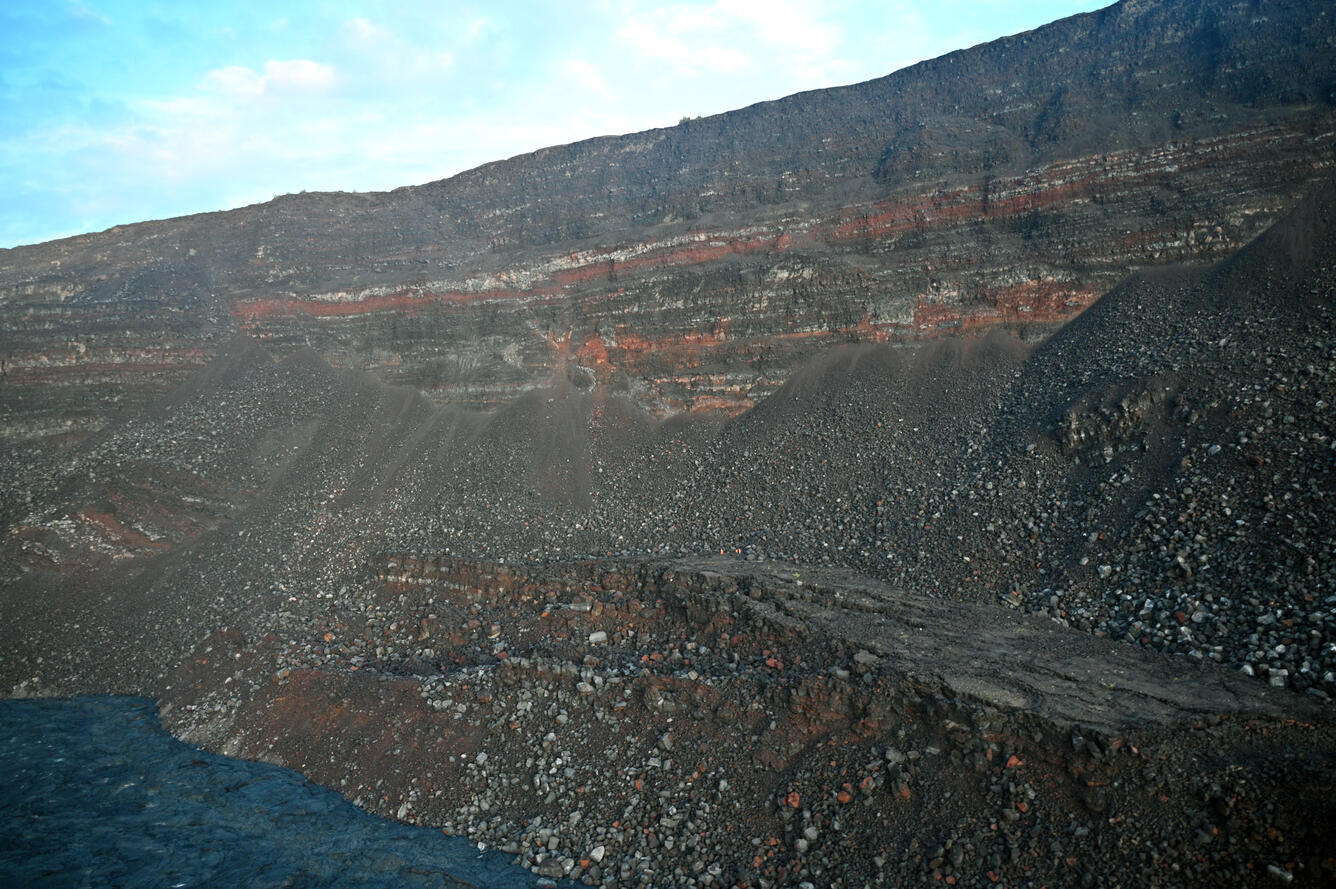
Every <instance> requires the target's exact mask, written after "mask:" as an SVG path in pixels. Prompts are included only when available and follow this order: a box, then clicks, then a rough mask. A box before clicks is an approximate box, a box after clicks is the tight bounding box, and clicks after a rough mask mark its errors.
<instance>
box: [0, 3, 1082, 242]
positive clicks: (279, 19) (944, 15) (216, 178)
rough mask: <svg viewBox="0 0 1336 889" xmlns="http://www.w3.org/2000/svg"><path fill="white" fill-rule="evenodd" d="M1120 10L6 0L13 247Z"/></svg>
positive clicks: (3, 46) (735, 96)
mask: <svg viewBox="0 0 1336 889" xmlns="http://www.w3.org/2000/svg"><path fill="white" fill-rule="evenodd" d="M1104 5H1107V2H1105V0H1095V2H1089V0H938V2H914V3H910V2H896V0H889V2H885V0H883V2H874V0H832V2H829V3H818V2H798V0H700V2H680V3H673V4H669V5H663V4H656V3H652V2H639V0H573V2H568V3H562V2H548V3H521V2H506V0H493V2H488V3H465V2H452V0H437V2H419V0H404V2H371V0H335V2H319V3H317V2H304V0H273V2H267V3H255V2H229V3H210V2H174V3H165V2H153V0H130V2H123V0H114V2H113V0H45V2H42V0H5V2H3V3H0V35H4V36H3V37H0V247H9V246H14V245H16V244H26V243H35V242H38V241H44V240H48V239H51V238H56V237H63V236H66V235H72V234H78V233H81V232H86V231H97V230H101V229H104V228H107V227H109V226H112V225H117V224H121V223H127V222H137V221H141V220H145V219H160V218H164V217H168V216H178V215H181V214H184V213H195V212H200V211H206V210H221V209H228V208H231V207H238V206H242V205H245V204H252V203H256V202H258V201H264V200H268V199H269V198H271V197H273V196H274V195H276V194H283V193H286V192H295V191H301V190H303V189H305V190H356V191H376V190H383V189H387V188H394V187H397V186H400V185H412V184H417V183H421V182H429V181H431V180H433V179H439V178H442V177H445V176H449V175H451V174H453V173H457V172H459V171H461V170H465V169H468V168H470V167H474V166H477V165H478V164H481V163H485V162H487V161H489V160H496V159H500V158H505V157H510V156H512V155H515V154H520V153H523V152H526V151H531V150H533V149H536V148H541V147H543V146H546V145H554V144H559V143H564V142H571V141H574V140H577V139H583V138H587V137H590V136H597V135H605V134H611V133H624V132H633V131H636V130H643V129H648V128H650V127H657V126H668V125H671V124H674V123H676V122H677V121H678V120H679V119H681V118H682V117H683V116H687V115H705V114H714V113H716V112H720V111H727V110H729V109H732V108H738V107H742V106H744V105H749V104H751V103H753V102H759V101H763V100H766V99H775V98H779V97H781V96H785V95H788V94H790V93H794V92H798V91H800V90H804V89H813V88H817V87H824V86H834V85H838V84H844V83H855V82H858V81H861V80H868V79H870V78H873V77H879V76H881V75H883V74H888V73H890V72H891V71H893V70H896V69H897V68H902V67H904V66H906V65H909V64H912V63H913V62H916V61H919V60H922V59H926V58H932V57H934V56H938V55H941V54H942V53H945V52H949V51H951V50H953V49H959V48H961V47H965V46H971V45H974V44H976V43H981V42H984V41H987V40H991V39H993V38H995V37H999V36H1002V35H1005V34H1012V33H1016V32H1018V31H1024V30H1027V29H1030V28H1034V27H1038V26H1039V25H1041V24H1044V23H1045V22H1048V21H1052V20H1053V19H1057V18H1061V17H1063V16H1066V15H1071V14H1074V13H1077V12H1084V11H1089V10H1092V9H1097V8H1099V7H1101V6H1104Z"/></svg>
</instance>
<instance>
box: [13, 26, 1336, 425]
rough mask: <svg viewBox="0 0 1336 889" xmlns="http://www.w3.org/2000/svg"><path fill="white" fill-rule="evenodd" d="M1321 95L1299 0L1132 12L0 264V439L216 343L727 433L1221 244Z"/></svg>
mask: <svg viewBox="0 0 1336 889" xmlns="http://www.w3.org/2000/svg"><path fill="white" fill-rule="evenodd" d="M1334 103H1336V24H1334V23H1333V16H1332V14H1331V13H1329V12H1328V11H1327V10H1325V9H1320V8H1318V5H1317V4H1313V3H1306V2H1268V3H1256V2H1221V0H1197V2H1192V0H1181V2H1167V3H1155V4H1151V3H1143V2H1132V0H1128V2H1124V3H1120V4H1118V5H1116V6H1113V7H1110V8H1109V9H1106V10H1103V11H1101V12H1098V13H1092V14H1088V15H1082V16H1076V17H1073V18H1070V19H1066V20H1063V21H1061V22H1057V23H1055V24H1053V25H1050V26H1048V27H1046V28H1042V29H1039V30H1037V31H1033V32H1030V33H1027V34H1022V35H1018V36H1015V37H1011V38H1007V39H1004V40H999V41H995V42H993V43H990V44H986V45H982V46H979V47H975V48H973V49H969V50H964V51H961V52H957V53H953V54H951V55H948V56H944V57H942V58H940V59H936V60H934V61H931V62H926V63H923V64H920V65H917V66H914V67H913V68H910V69H906V70H904V71H901V72H897V73H895V74H893V75H890V76H888V77H885V78H882V79H880V80H876V81H871V82H868V83H863V84H858V85H854V86H849V87H842V88H838V89H830V90H822V91H816V92H810V93H803V94H799V95H796V96H791V97H789V98H786V99H782V100H779V101H776V102H768V103H762V104H759V105H755V106H752V107H750V108H746V109H742V110H740V111H736V112H732V113H729V114H724V115H719V116H716V117H711V118H706V119H701V120H691V121H686V122H684V123H683V124H681V125H679V126H677V127H673V128H670V129H664V130H654V131H649V132H645V133H638V134H633V135H628V136H621V137H612V138H603V139H595V140H591V141H588V142H582V143H578V144H575V145H568V146H561V147H556V148H550V149H545V150H542V151H539V152H535V153H533V154H530V155H525V156H521V157H517V158H513V159H511V160H508V161H504V162H500V163H496V164H491V165H488V166H485V167H481V168H479V169H476V170H473V171H470V172H468V173H464V174H461V175H459V176H456V177H454V178H452V179H449V180H444V181H441V182H436V183H432V184H429V185H424V186H420V187H414V188H405V189H399V190H396V191H393V192H389V193H383V194H367V195H361V194H303V195H290V196H286V197H283V198H278V199H275V200H274V201H271V202H269V203H267V204H263V205H257V206H254V207H247V208H244V209H241V210H235V211H230V212H227V213H215V214H206V215H201V216H193V217H184V218H179V219H172V220H167V221H162V222H151V223H143V224H138V225H132V226H125V227H119V228H116V229H111V230H109V231H106V232H102V233H99V234H95V235H86V236H81V237H77V238H70V239H66V240H63V241H56V242H51V243H48V244H42V245H37V246H32V247H23V248H17V249H14V250H8V251H0V305H2V306H3V319H2V320H0V324H2V325H3V333H2V334H0V369H2V371H3V384H2V386H0V435H2V436H3V437H4V438H5V440H6V441H8V442H10V443H15V442H18V441H22V440H47V441H51V440H54V439H58V438H60V437H62V436H76V437H77V436H82V435H86V434H87V433H88V432H90V431H93V430H95V429H97V428H100V427H101V426H102V425H104V424H105V423H106V421H107V420H108V418H109V417H111V416H113V415H115V414H116V413H117V412H118V411H120V410H122V409H124V408H132V407H138V406H141V405H143V404H145V403H147V402H148V401H149V400H151V399H152V398H154V397H157V396H158V395H160V394H161V393H162V392H163V391H165V390H166V389H167V388H168V387H170V386H171V385H174V384H175V383H177V382H179V381H180V380H181V379H183V378H184V377H185V376H186V374H187V373H188V372H189V371H190V370H191V369H192V368H195V367H197V366H200V365H202V364H203V363H205V362H206V361H207V360H208V359H209V357H210V356H211V355H212V354H214V352H215V351H216V349H217V348H218V346H219V345H221V343H223V342H224V341H226V340H227V339H230V338H231V336H232V335H233V334H235V333H236V332H237V331H238V330H240V331H244V332H246V333H248V334H250V335H252V336H254V337H255V338H257V339H260V340H262V341H265V342H267V343H269V344H270V345H271V346H273V347H274V348H275V350H276V351H277V352H278V353H279V354H283V353H285V352H291V351H294V350H295V349H297V348H298V347H301V346H308V345H309V346H311V347H313V348H314V349H315V350H316V351H317V352H319V353H320V354H321V355H323V356H324V357H326V358H327V359H329V360H330V361H332V362H333V363H335V364H336V365H341V366H350V367H359V368H364V369H368V370H371V371H372V372H374V373H375V374H377V375H378V376H380V377H381V378H382V379H383V380H385V381H387V382H392V383H399V384H408V385H411V386H414V387H417V388H419V389H422V390H424V391H426V392H427V393H428V394H430V395H431V396H433V397H434V398H436V399H437V400H439V401H442V402H452V403H459V404H468V405H490V404H496V403H500V402H503V401H506V400H509V399H511V398H513V397H515V396H516V395H517V394H520V393H522V392H524V391H528V390H531V389H533V388H536V387H539V386H544V385H548V384H551V383H552V382H553V380H554V379H558V380H560V379H562V378H566V379H569V380H571V381H573V382H574V383H576V384H577V385H579V386H581V387H585V388H592V387H595V386H603V387H606V388H607V389H610V390H611V391H615V392H620V393H623V394H626V395H629V396H630V397H631V398H633V399H634V400H635V401H636V402H637V403H639V404H640V405H641V406H643V407H646V408H648V409H650V410H652V411H654V412H658V413H674V412H678V411H683V410H712V409H715V410H723V411H726V412H733V413H736V412H738V411H740V410H743V409H745V408H747V407H749V406H750V405H751V404H753V403H754V402H755V400H756V399H757V398H758V397H759V396H760V395H763V394H765V393H767V392H769V391H772V390H773V389H774V388H775V387H777V385H778V384H779V383H780V382H781V381H782V380H783V379H784V378H785V377H786V376H787V374H788V373H789V371H791V370H792V369H793V368H794V367H796V366H797V365H798V363H799V362H801V361H802V360H805V359H806V358H807V357H810V355H811V354H812V352H813V351H814V350H815V349H816V348H817V347H819V346H822V345H828V344H831V343H838V342H855V341H885V340H899V339H906V338H919V337H924V336H932V335H935V334H938V333H940V332H942V331H944V330H946V331H951V330H960V329H969V328H981V327H988V326H995V325H1013V326H1021V327H1029V326H1036V325H1037V326H1038V328H1039V329H1041V330H1046V329H1048V327H1050V326H1052V325H1054V324H1055V323H1056V322H1060V321H1062V320H1064V319H1066V318H1068V317H1070V316H1072V315H1073V314H1075V313H1077V312H1079V311H1081V310H1082V309H1083V308H1084V307H1086V306H1087V305H1089V304H1090V303H1091V302H1093V301H1094V300H1095V299H1096V298H1097V297H1098V296H1099V295H1100V294H1102V293H1103V292H1104V291H1105V290H1107V289H1108V288H1109V287H1110V286H1111V285H1112V283H1113V282H1115V281H1116V280H1118V279H1119V278H1121V277H1122V276H1123V275H1124V274H1126V273H1127V271H1128V270H1129V269H1133V268H1136V267H1141V266H1146V265H1153V264H1159V263H1169V262H1176V261H1180V260H1203V259H1209V258H1217V257H1219V256H1221V255H1224V254H1225V253H1228V252H1230V251H1232V250H1234V249H1236V248H1237V247H1238V246H1240V245H1241V244H1242V243H1244V242H1246V241H1247V240H1249V239H1251V238H1252V237H1253V236H1255V235H1256V234H1257V233H1258V232H1260V231H1261V230H1262V229H1264V228H1265V227H1266V225H1268V224H1269V223H1270V222H1271V221H1273V220H1274V218H1275V217H1276V215H1277V214H1278V212H1279V211H1280V210H1281V209H1282V208H1283V207H1285V206H1287V205H1289V204H1291V203H1293V201H1294V200H1296V199H1297V198H1298V196H1299V195H1301V194H1302V193H1303V192H1304V190H1305V189H1306V187H1307V185H1308V184H1309V183H1310V182H1311V181H1312V180H1313V179H1314V177H1315V176H1317V175H1319V174H1320V171H1321V170H1322V169H1323V168H1325V167H1328V166H1330V164H1331V161H1332V156H1333V145H1336V135H1334V134H1333V130H1336V111H1334V109H1333V105H1334Z"/></svg>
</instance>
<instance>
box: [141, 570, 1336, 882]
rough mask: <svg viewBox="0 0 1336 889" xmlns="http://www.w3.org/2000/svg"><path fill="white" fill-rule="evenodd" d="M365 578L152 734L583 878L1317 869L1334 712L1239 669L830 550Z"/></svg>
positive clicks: (197, 670) (1311, 877)
mask: <svg viewBox="0 0 1336 889" xmlns="http://www.w3.org/2000/svg"><path fill="white" fill-rule="evenodd" d="M371 567H372V568H373V569H374V570H375V571H376V573H377V575H378V578H379V579H378V581H377V590H378V591H377V592H376V594H375V595H373V596H371V597H368V598H367V599H365V600H364V601H362V602H360V603H358V604H355V605H353V604H350V605H344V606H331V605H328V604H326V603H318V602H310V601H304V600H303V599H302V598H301V597H297V596H294V597H292V599H291V602H290V610H289V611H286V612H284V613H282V614H279V615H277V616H275V617H273V618H271V619H269V621H268V622H267V623H265V622H262V623H257V624H255V625H252V626H248V627H246V628H245V629H230V630H225V631H221V632H218V633H216V634H214V635H213V636H212V637H210V639H208V640H207V641H206V642H205V643H203V644H201V645H200V647H199V648H198V649H197V650H196V651H195V652H194V653H193V655H192V656H191V657H190V658H189V659H187V661H186V662H185V663H184V664H183V665H182V666H181V667H180V668H179V669H178V670H177V671H176V672H175V673H173V674H172V675H171V676H169V677H168V678H167V679H166V680H165V684H164V686H163V688H162V689H161V695H162V700H163V702H164V703H163V714H164V721H165V723H166V724H167V725H168V726H170V727H171V728H172V729H173V730H174V731H175V732H177V733H179V734H181V735H182V736H183V737H185V738H187V739H190V740H194V741H197V742H202V743H205V744H207V745H209V746H212V747H214V748H216V749H221V750H223V751H225V752H228V753H231V754H238V755H243V756H248V757H253V758H258V759H264V760H269V761H274V762H279V763H283V764H287V765H290V766H293V767H295V768H298V769H300V770H301V771H302V772H304V773H305V774H307V775H310V776H311V777H312V778H313V779H314V780H316V781H318V782H321V783H324V784H326V785H328V786H331V787H333V788H335V789H337V790H339V791H340V792H342V793H343V794H344V795H345V796H347V797H348V798H350V799H353V800H354V801H355V802H357V803H358V804H359V805H362V806H364V807H366V808H368V809H371V810H373V811H377V812H381V813H383V814H386V815H390V816H394V817H398V818H400V819H402V820H406V821H410V822H414V823H419V824H430V825H437V826H440V827H442V828H443V829H445V830H446V831H449V832H457V833H461V834H466V835H467V836H468V837H469V838H470V839H471V840H473V841H475V842H476V843H478V844H480V845H482V846H489V847H499V848H501V849H503V850H504V851H506V852H508V853H510V854H513V855H514V856H515V857H516V859H517V861H518V862H519V863H521V864H523V865H525V866H527V867H528V868H530V869H531V870H532V871H533V872H534V873H535V874H537V875H539V876H542V877H546V878H558V877H569V878H571V879H574V880H578V881H580V882H582V883H584V884H585V885H590V886H609V887H611V886H643V887H648V886H655V887H658V886H683V887H686V886H802V885H823V886H832V887H834V886H864V885H888V884H889V885H909V884H918V883H922V882H925V881H926V882H929V883H933V882H935V881H938V880H940V881H943V882H945V883H946V884H948V885H960V886H980V887H985V886H986V887H992V886H996V885H1007V886H1013V885H1014V886H1024V885H1033V886H1039V885H1086V886H1090V885H1095V884H1096V883H1097V882H1099V883H1104V882H1105V881H1107V880H1108V879H1109V878H1110V877H1111V876H1112V875H1114V874H1118V875H1119V877H1120V879H1121V885H1124V886H1142V885H1144V886H1160V885H1207V884H1208V882H1212V881H1215V880H1218V879H1219V878H1220V877H1222V876H1227V877H1228V879H1229V880H1230V881H1231V883H1232V884H1235V885H1268V884H1271V885H1274V881H1276V880H1280V881H1281V882H1284V883H1289V882H1294V883H1296V884H1297V885H1326V884H1328V883H1330V882H1331V881H1332V880H1334V879H1336V861H1334V860H1333V859H1331V858H1330V857H1329V850H1328V847H1327V845H1326V839H1325V838H1326V837H1328V836H1330V834H1331V831H1332V830H1333V829H1334V828H1336V807H1333V805H1332V803H1331V800H1330V795H1329V793H1327V791H1326V788H1329V787H1330V786H1331V785H1332V781H1333V779H1334V778H1336V722H1334V721H1333V719H1332V717H1331V714H1330V711H1329V710H1328V709H1326V708H1324V707H1323V705H1321V704H1319V703H1318V702H1316V701H1313V700H1312V699H1311V698H1306V697H1303V696H1298V695H1294V694H1292V693H1290V692H1287V691H1282V690H1279V689H1274V688H1270V687H1268V686H1266V685H1264V684H1261V683H1257V682H1256V681H1252V680H1248V679H1247V678H1246V677H1243V676H1241V675H1240V674H1238V673H1236V672H1226V671H1224V670H1222V669H1220V668H1217V667H1214V666H1212V665H1200V664H1195V663H1192V662H1190V661H1187V660H1185V659H1182V658H1170V657H1166V656H1162V655H1155V654H1149V655H1148V654H1145V653H1143V652H1139V651H1137V650H1136V649H1134V648H1131V647H1128V646H1125V645H1119V644H1116V643H1113V642H1109V641H1106V640H1101V639H1095V638H1092V637H1090V636H1089V635H1086V634H1083V633H1079V632H1077V631H1074V630H1071V629H1068V628H1065V627H1062V626H1060V625H1058V624H1057V623H1055V622H1053V621H1051V620H1048V619H1044V618H1040V617H1037V616H1026V615H1020V614H1016V613H1014V612H1007V611H1006V610H1004V609H1000V608H998V607H995V606H988V605H962V604H959V603H950V602H945V601H942V600H939V599H935V598H925V597H922V596H917V595H913V594H910V593H908V592H906V591H904V590H900V589H896V588H893V587H890V586H887V585H884V584H881V583H877V582H873V581H869V580H866V579H862V578H858V577H856V576H853V575H849V574H847V573H842V572H839V571H834V570H831V569H814V568H807V567H800V566H795V565H784V566H758V565H756V564H752V563H743V562H735V561H730V560H727V559H722V558H717V559H705V560H695V561H686V562H682V561H678V562H621V561H608V560H597V561H582V562H567V563H556V564H551V565H547V566H524V567H517V566H506V565H500V564H490V563H482V562H475V561H460V560H452V559H449V558H445V557H440V556H434V555H430V554H405V553H395V554H386V555H383V556H380V557H378V558H377V559H376V560H375V563H374V564H373V565H372V566H371Z"/></svg>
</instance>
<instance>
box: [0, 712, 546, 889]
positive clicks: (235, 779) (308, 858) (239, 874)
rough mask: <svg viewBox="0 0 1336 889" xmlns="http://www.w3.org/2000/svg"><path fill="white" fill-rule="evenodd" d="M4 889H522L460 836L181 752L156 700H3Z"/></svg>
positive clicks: (0, 800) (526, 880)
mask: <svg viewBox="0 0 1336 889" xmlns="http://www.w3.org/2000/svg"><path fill="white" fill-rule="evenodd" d="M0 758H2V759H3V763H4V764H3V766H0V776H3V780H2V781H0V813H2V814H0V885H4V886H14V887H19V886H22V887H28V889H38V887H52V889H55V887H60V889H69V887H75V886H87V887H102V886H116V887H120V889H131V887H151V889H164V887H168V886H174V887H176V886H219V887H222V886H230V887H237V889H243V887H244V889H261V887H279V886H309V887H315V886H321V887H329V889H337V887H348V889H356V887H368V889H370V887H384V886H404V887H423V889H426V887H438V889H468V887H476V889H522V887H529V886H532V885H533V879H532V878H531V877H530V875H529V874H527V873H524V872H523V871H519V870H518V869H516V868H513V867H510V866H509V864H508V858H507V857H506V856H501V855H497V854H496V853H492V854H490V855H486V856H484V855H480V854H479V853H478V851H477V849H475V848H473V847H472V846H471V845H470V844H468V843H467V842H465V841H463V840H461V839H459V838H457V837H445V836H442V835H441V834H440V832H439V831H433V830H427V829H425V828H413V827H408V826H406V825H403V824H398V823H396V822H393V821H387V820H385V819H382V818H376V817H374V816H371V815H367V814H366V813H365V812H361V811H359V810H358V809H356V808H355V807H353V806H351V805H349V804H348V802H347V801H345V800H344V799H342V798H341V797H339V796H338V794H336V793H334V792H332V791H329V790H325V789H324V788H320V787H317V786H315V785H314V784H312V783H311V782H310V781H307V780H306V779H305V778H303V777H302V776H301V775H298V774H297V773H296V772H293V771H291V770H290V769H284V768H279V767H277V766H273V765H267V764H264V763H257V762H243V761H239V760H232V759H228V758H226V757H223V756H218V755H217V754H213V753H209V752H208V751H205V750H200V749H198V748H195V747H191V746H189V745H187V744H183V743H181V742H180V741H177V740H175V739H174V738H172V737H171V736H170V735H168V734H167V733H166V732H165V731H163V729H162V727H161V725H159V723H158V717H157V712H156V709H155V707H154V706H153V703H152V702H151V701H147V700H143V699H137V698H113V697H90V698H74V699H56V700H32V701H13V700H10V701H0Z"/></svg>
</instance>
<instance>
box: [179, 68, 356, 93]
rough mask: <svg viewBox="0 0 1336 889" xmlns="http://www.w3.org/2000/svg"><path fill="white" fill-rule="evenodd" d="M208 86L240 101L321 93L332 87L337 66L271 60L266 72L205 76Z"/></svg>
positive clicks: (226, 71) (225, 72)
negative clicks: (272, 96) (295, 92)
mask: <svg viewBox="0 0 1336 889" xmlns="http://www.w3.org/2000/svg"><path fill="white" fill-rule="evenodd" d="M204 80H205V83H206V84H208V85H209V86H210V87H212V88H213V89H214V90H216V91H217V92H220V93H222V94H224V95H227V96H234V97H239V98H253V97H255V96H261V95H265V94H272V93H282V92H286V91H318V90H324V89H327V88H328V87H330V86H332V85H333V84H334V81H335V73H334V67H333V66H332V65H325V64H322V63H320V62H313V61H311V60H309V59H284V60H280V59H270V60H269V61H267V62H265V63H264V73H263V74H261V73H259V72H258V71H255V70H254V69H253V68H247V67H245V66H243V65H229V66H228V67H226V68H215V69H214V70H212V71H210V72H209V73H208V74H206V75H205V76H204Z"/></svg>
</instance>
